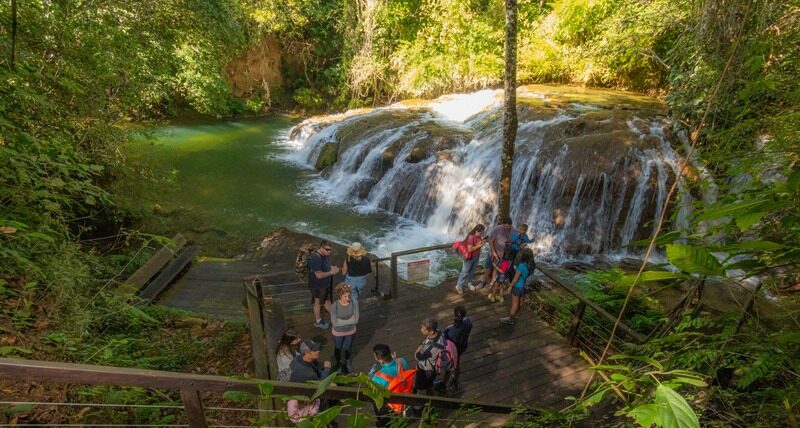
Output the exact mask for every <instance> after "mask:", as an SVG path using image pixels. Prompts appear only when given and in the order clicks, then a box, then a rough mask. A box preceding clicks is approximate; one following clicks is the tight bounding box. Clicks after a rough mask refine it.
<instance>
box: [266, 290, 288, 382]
mask: <svg viewBox="0 0 800 428" xmlns="http://www.w3.org/2000/svg"><path fill="white" fill-rule="evenodd" d="M263 318H264V334H265V336H266V352H267V357H268V360H269V378H270V379H277V378H278V359H277V351H278V342H279V341H280V340H281V337H282V336H283V332H284V331H286V319H285V317H284V315H283V306H282V304H281V301H280V300H277V299H276V300H270V301H268V302H266V303H264V312H263Z"/></svg>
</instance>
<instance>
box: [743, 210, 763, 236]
mask: <svg viewBox="0 0 800 428" xmlns="http://www.w3.org/2000/svg"><path fill="white" fill-rule="evenodd" d="M767 214H769V213H768V212H767V211H756V212H753V213H748V214H745V215H742V216H738V217H736V225H737V226H739V230H741V231H742V232H744V231H745V230H747V229H750V227H751V226H753V225H754V224H756V223H758V222H759V221H761V218H763V217H764V216H765V215H767Z"/></svg>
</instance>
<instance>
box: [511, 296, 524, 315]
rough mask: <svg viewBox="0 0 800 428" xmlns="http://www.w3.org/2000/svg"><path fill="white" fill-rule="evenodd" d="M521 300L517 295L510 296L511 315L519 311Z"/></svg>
mask: <svg viewBox="0 0 800 428" xmlns="http://www.w3.org/2000/svg"><path fill="white" fill-rule="evenodd" d="M521 300H522V298H521V297H519V296H511V316H512V317H516V316H517V314H518V313H519V307H520V303H521V302H520V301H521Z"/></svg>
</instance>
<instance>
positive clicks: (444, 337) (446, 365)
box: [276, 287, 472, 426]
mask: <svg viewBox="0 0 800 428" xmlns="http://www.w3.org/2000/svg"><path fill="white" fill-rule="evenodd" d="M337 288H338V287H337ZM335 326H336V324H334V327H335ZM471 331H472V320H470V318H469V317H468V316H467V311H466V309H464V307H463V306H456V307H455V309H454V310H453V323H452V324H450V325H449V326H448V327H447V328H445V329H444V330H440V329H439V326H438V323H437V321H436V320H435V319H433V318H427V319H425V320H423V321H422V323H421V324H420V333H421V334H422V336H423V340H422V343H420V345H419V346H418V347H417V349H416V351H415V352H414V358H415V359H416V368H410V367H409V366H408V363H407V361H406V359H405V358H402V357H398V356H397V354H396V353H394V352H392V350H391V348H390V347H389V345H386V344H383V343H379V344H376V345H375V346H373V347H372V356H373V360H374V362H373V364H372V367H371V368H370V369H369V371H368V376H369V377H370V379H371V380H372V381H373V382H375V383H376V384H378V385H380V386H381V387H383V388H386V389H387V390H389V391H391V392H396V393H397V392H403V393H409V392H411V393H415V394H416V393H418V392H422V393H425V394H428V395H431V394H433V393H434V391H438V392H456V391H458V390H459V389H460V385H459V382H458V378H459V375H460V373H461V365H460V358H461V356H462V355H463V354H464V352H466V350H467V346H468V345H469V335H470V332H471ZM336 337H337V336H336V335H334V340H336V339H335V338H336ZM351 337H352V335H351ZM336 346H337V347H336V350H335V351H334V352H335V353H336V354H335V355H336V356H337V358H338V351H339V345H338V343H337V345H336ZM319 359H320V345H319V344H318V343H317V342H314V341H313V340H303V339H301V338H300V336H299V335H298V334H297V333H296V332H295V331H294V330H287V331H286V332H285V333H284V334H283V336H282V337H281V340H280V342H279V344H278V348H277V358H276V360H277V363H278V380H282V381H290V382H300V383H303V382H307V381H310V380H312V381H319V380H322V379H325V378H326V377H328V376H329V375H330V374H331V373H332V372H333V370H334V365H333V363H331V362H330V361H324V362H323V363H322V368H320V366H319ZM340 370H341V371H342V372H344V373H352V366H349V367H348V365H347V364H345V365H344V366H342V367H341V368H340ZM332 404H335V402H334V401H330V400H323V399H316V400H313V401H311V402H303V401H300V400H289V402H288V403H287V413H288V415H289V418H290V419H291V420H292V421H293V422H295V423H297V422H300V421H301V420H302V419H304V418H306V417H309V416H313V415H316V414H317V413H319V412H321V411H323V410H324V409H326V408H327V407H328V406H330V405H332ZM407 409H408V407H406V406H405V405H402V404H396V403H386V404H385V405H383V406H382V407H380V408H375V415H376V417H377V425H378V426H386V425H387V424H388V423H389V421H390V420H391V415H392V414H405V412H406V410H407Z"/></svg>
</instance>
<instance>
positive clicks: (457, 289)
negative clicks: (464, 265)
mask: <svg viewBox="0 0 800 428" xmlns="http://www.w3.org/2000/svg"><path fill="white" fill-rule="evenodd" d="M456 292H457V293H458V294H464V287H462V286H460V285H456Z"/></svg>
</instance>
